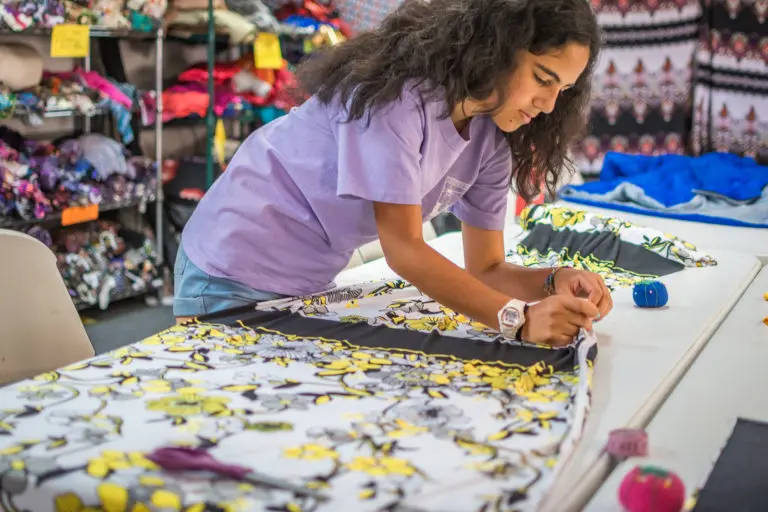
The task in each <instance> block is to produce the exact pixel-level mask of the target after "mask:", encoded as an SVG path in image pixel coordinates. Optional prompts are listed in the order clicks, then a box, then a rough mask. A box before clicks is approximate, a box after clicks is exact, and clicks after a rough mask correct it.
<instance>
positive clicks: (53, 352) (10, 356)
mask: <svg viewBox="0 0 768 512" xmlns="http://www.w3.org/2000/svg"><path fill="white" fill-rule="evenodd" d="M93 354H94V351H93V346H92V345H91V342H90V340H89V339H88V335H87V333H86V332H85V328H84V327H83V324H82V321H81V320H80V316H79V315H78V314H77V309H76V308H75V305H74V303H73V302H72V299H71V298H70V296H69V293H68V292H67V288H66V285H65V284H64V280H63V278H62V277H61V274H60V273H59V270H58V268H57V266H56V256H55V255H54V254H53V252H52V251H51V250H50V249H49V248H48V247H46V246H45V245H44V244H43V243H42V242H40V241H39V240H37V239H35V238H33V237H31V236H29V235H26V234H24V233H19V232H16V231H9V230H5V229H0V385H3V384H8V383H10V382H15V381H19V380H22V379H26V378H29V377H33V376H35V375H38V374H40V373H44V372H47V371H51V370H55V369H57V368H60V367H62V366H66V365H69V364H72V363H75V362H77V361H81V360H83V359H87V358H89V357H91V356H93Z"/></svg>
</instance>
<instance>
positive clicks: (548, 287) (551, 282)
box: [544, 267, 563, 295]
mask: <svg viewBox="0 0 768 512" xmlns="http://www.w3.org/2000/svg"><path fill="white" fill-rule="evenodd" d="M562 268H563V267H555V268H553V269H552V272H550V273H549V274H548V275H547V278H546V279H545V280H544V291H545V292H547V295H554V294H555V274H557V272H558V271H559V270H562Z"/></svg>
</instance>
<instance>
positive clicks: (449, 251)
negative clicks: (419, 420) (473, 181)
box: [336, 225, 523, 286]
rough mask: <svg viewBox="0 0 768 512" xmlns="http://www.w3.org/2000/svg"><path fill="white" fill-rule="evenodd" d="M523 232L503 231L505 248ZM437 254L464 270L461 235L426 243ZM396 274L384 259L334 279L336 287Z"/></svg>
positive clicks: (458, 233)
mask: <svg viewBox="0 0 768 512" xmlns="http://www.w3.org/2000/svg"><path fill="white" fill-rule="evenodd" d="M522 232H523V230H522V229H521V228H520V227H519V226H517V225H514V226H510V227H509V228H507V229H506V230H505V231H504V243H505V247H506V248H507V249H508V248H509V247H513V246H514V245H515V239H516V237H518V236H519V235H520V234H521V233H522ZM427 243H428V244H429V245H430V246H431V247H433V248H434V249H435V250H436V251H437V252H439V253H440V254H442V255H443V256H445V257H446V258H448V259H449V260H451V261H452V262H453V263H455V264H456V265H458V266H460V267H462V268H464V246H463V243H462V238H461V233H460V232H454V233H446V234H445V235H442V236H439V237H437V238H435V239H432V240H429V241H428V242H427ZM397 277H398V276H397V274H395V272H394V271H393V270H392V269H391V268H389V265H387V262H386V260H385V259H384V258H381V259H378V260H374V261H371V262H368V263H366V264H365V265H361V266H359V267H355V268H351V269H347V270H345V271H343V272H342V273H340V274H339V275H338V276H337V277H336V284H337V285H338V286H347V285H352V284H357V283H365V282H367V281H377V280H379V279H395V278H397Z"/></svg>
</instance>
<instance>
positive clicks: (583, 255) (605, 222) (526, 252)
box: [507, 204, 717, 289]
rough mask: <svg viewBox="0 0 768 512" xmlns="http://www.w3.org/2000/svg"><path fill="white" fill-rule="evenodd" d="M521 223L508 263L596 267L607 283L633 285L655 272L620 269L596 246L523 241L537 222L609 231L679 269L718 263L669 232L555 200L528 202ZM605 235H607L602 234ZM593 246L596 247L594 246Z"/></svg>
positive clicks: (554, 226) (585, 232)
mask: <svg viewBox="0 0 768 512" xmlns="http://www.w3.org/2000/svg"><path fill="white" fill-rule="evenodd" d="M520 225H521V226H522V228H523V229H524V230H525V233H524V234H523V235H522V236H521V237H520V239H521V240H522V242H521V243H519V244H518V245H517V246H516V247H515V248H514V249H512V250H511V251H510V252H509V253H508V254H507V260H508V261H510V262H511V263H516V264H519V265H523V266H527V267H556V266H569V267H574V268H578V269H582V270H588V271H591V272H595V273H597V274H600V275H601V276H603V278H604V280H605V282H606V284H607V285H608V287H609V288H611V289H614V288H617V287H631V286H633V285H634V284H636V283H638V282H640V281H643V280H647V279H652V278H657V277H659V275H658V274H654V273H649V272H642V271H638V270H633V269H632V268H623V267H621V266H620V265H617V263H616V261H613V260H611V259H608V258H604V259H601V258H599V257H597V256H596V254H595V253H596V251H577V250H573V249H571V248H569V247H562V248H552V247H548V248H547V249H546V250H540V249H538V248H533V247H530V246H529V245H528V244H526V241H525V238H526V234H528V233H530V232H531V231H532V230H533V229H535V228H537V227H542V226H546V227H549V228H551V229H552V230H553V231H555V232H570V233H573V234H575V235H597V234H603V235H613V237H614V238H615V239H616V241H618V242H619V243H622V244H629V245H630V246H633V247H637V248H640V249H643V250H645V251H648V253H649V254H653V255H658V257H660V258H663V259H665V260H668V261H669V262H672V263H677V264H679V265H680V268H681V269H682V268H685V267H705V266H713V265H716V264H717V261H716V260H715V259H714V258H713V257H712V256H710V255H708V254H706V253H704V252H701V251H700V250H698V249H697V248H696V246H694V245H693V244H691V243H689V242H687V241H685V240H682V239H680V238H678V237H676V236H674V235H671V234H669V233H664V232H661V231H659V230H656V229H653V228H648V227H644V226H639V225H636V224H633V223H631V222H628V221H625V220H623V219H621V218H618V217H608V216H604V215H599V214H596V213H591V212H587V211H585V210H579V209H576V208H571V207H567V206H561V205H556V204H546V205H533V206H529V207H527V208H526V209H525V210H523V212H522V213H521V216H520ZM603 240H606V238H603ZM593 249H594V247H593Z"/></svg>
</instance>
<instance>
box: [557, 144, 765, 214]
mask: <svg viewBox="0 0 768 512" xmlns="http://www.w3.org/2000/svg"><path fill="white" fill-rule="evenodd" d="M766 185H768V167H765V166H761V165H758V164H757V163H756V162H755V161H754V160H752V159H750V158H746V157H740V156H737V155H734V154H729V153H709V154H706V155H703V156H700V157H688V156H681V155H663V156H643V155H627V154H621V153H613V152H611V153H608V154H606V157H605V161H604V163H603V169H602V171H601V174H600V180H599V181H596V182H590V183H585V184H583V185H578V186H567V187H564V188H563V189H561V190H560V195H561V197H563V198H565V199H567V200H568V201H572V202H575V203H582V204H591V205H598V206H604V207H606V208H613V209H618V210H626V211H637V212H640V213H644V214H646V215H657V216H665V217H673V218H681V219H686V220H696V221H702V222H709V223H715V224H732V225H746V226H761V227H762V226H768V187H766Z"/></svg>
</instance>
